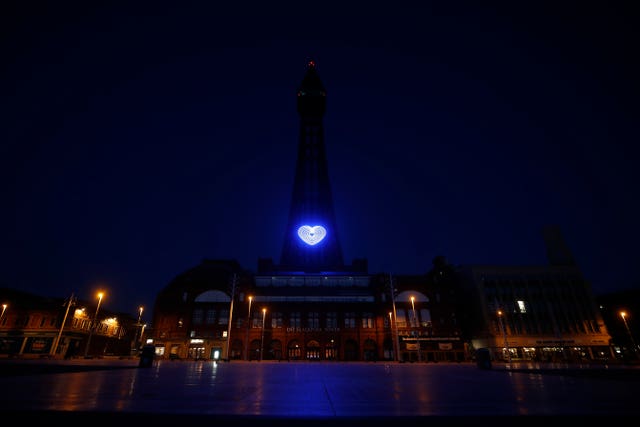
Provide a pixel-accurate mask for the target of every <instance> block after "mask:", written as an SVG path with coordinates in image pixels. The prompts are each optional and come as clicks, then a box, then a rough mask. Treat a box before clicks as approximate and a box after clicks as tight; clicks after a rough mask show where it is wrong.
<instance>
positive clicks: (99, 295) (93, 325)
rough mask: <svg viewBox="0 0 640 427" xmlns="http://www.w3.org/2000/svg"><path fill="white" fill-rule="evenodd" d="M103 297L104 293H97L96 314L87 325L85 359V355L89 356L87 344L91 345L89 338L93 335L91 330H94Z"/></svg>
mask: <svg viewBox="0 0 640 427" xmlns="http://www.w3.org/2000/svg"><path fill="white" fill-rule="evenodd" d="M103 296H104V293H102V292H98V305H97V306H96V313H95V315H94V316H93V320H92V321H91V323H90V324H89V337H88V338H87V345H86V347H85V348H84V357H87V355H88V354H89V344H90V343H91V336H92V335H93V329H94V328H95V326H96V322H97V321H98V310H100V303H101V302H102V297H103Z"/></svg>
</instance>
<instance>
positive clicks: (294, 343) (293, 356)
mask: <svg viewBox="0 0 640 427" xmlns="http://www.w3.org/2000/svg"><path fill="white" fill-rule="evenodd" d="M287 358H288V359H289V360H300V359H301V358H302V348H301V347H300V342H299V341H298V340H291V341H289V345H288V347H287Z"/></svg>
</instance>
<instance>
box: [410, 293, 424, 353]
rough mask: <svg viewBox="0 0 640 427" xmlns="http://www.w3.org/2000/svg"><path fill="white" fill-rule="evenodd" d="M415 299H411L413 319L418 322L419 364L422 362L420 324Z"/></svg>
mask: <svg viewBox="0 0 640 427" xmlns="http://www.w3.org/2000/svg"><path fill="white" fill-rule="evenodd" d="M414 300H415V297H413V296H412V297H411V310H413V318H414V320H415V321H416V329H417V331H416V332H417V334H416V342H417V343H418V362H422V355H420V329H419V327H420V324H419V323H418V316H416V306H415V305H414V304H413V301H414Z"/></svg>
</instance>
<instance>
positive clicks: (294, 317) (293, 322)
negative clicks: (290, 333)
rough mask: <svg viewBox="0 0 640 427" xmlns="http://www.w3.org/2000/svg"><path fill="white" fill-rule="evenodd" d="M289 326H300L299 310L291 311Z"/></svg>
mask: <svg viewBox="0 0 640 427" xmlns="http://www.w3.org/2000/svg"><path fill="white" fill-rule="evenodd" d="M289 326H290V327H292V328H300V327H302V316H301V315H300V312H299V311H294V312H293V313H291V318H290V319H289Z"/></svg>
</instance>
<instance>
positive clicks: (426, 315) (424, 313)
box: [419, 308, 431, 327]
mask: <svg viewBox="0 0 640 427" xmlns="http://www.w3.org/2000/svg"><path fill="white" fill-rule="evenodd" d="M419 316H420V325H422V327H426V326H427V325H429V324H431V311H429V309H427V308H421V309H420V313H419Z"/></svg>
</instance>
